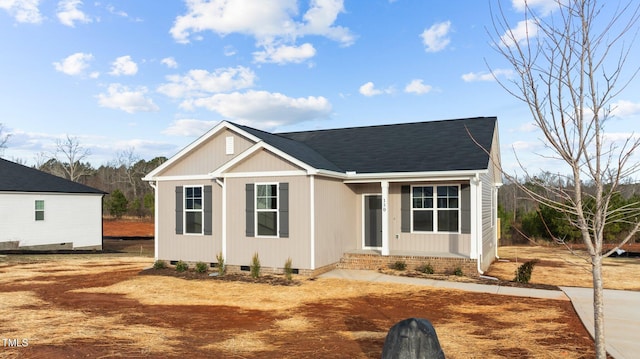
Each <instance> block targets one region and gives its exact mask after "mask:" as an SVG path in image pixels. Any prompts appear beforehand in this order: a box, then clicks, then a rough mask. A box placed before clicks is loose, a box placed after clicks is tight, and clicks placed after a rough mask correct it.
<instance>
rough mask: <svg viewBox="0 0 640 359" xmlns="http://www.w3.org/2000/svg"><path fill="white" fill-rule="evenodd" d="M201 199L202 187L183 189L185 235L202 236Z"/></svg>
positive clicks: (186, 187)
mask: <svg viewBox="0 0 640 359" xmlns="http://www.w3.org/2000/svg"><path fill="white" fill-rule="evenodd" d="M202 219H203V197H202V186H185V187H184V224H185V226H184V228H185V231H184V233H185V234H202V233H203V232H202V229H203V226H202Z"/></svg>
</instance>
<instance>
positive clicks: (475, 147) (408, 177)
mask: <svg viewBox="0 0 640 359" xmlns="http://www.w3.org/2000/svg"><path fill="white" fill-rule="evenodd" d="M499 168H500V153H499V144H498V128H497V119H496V118H495V117H479V118H468V119H456V120H444V121H431V122H417V123H403V124H393V125H383V126H368V127H354V128H340V129H331V130H317V131H303V132H291V133H270V132H265V131H261V130H258V129H255V128H251V127H247V126H243V125H239V124H234V123H231V122H227V121H223V122H221V123H219V124H218V125H216V126H215V127H214V128H212V129H211V130H210V131H208V132H207V133H206V134H204V135H203V136H202V137H200V138H199V139H197V140H196V141H194V142H193V143H191V144H190V145H188V146H187V147H185V148H184V149H182V150H181V151H180V152H178V153H177V154H176V155H175V156H173V157H172V158H170V159H169V160H168V161H166V162H165V163H163V164H162V165H161V166H159V167H158V168H156V169H155V170H153V171H152V172H151V173H149V174H148V175H147V176H145V178H144V179H145V180H146V181H149V182H150V184H151V185H152V186H153V187H154V188H155V205H156V211H155V225H156V226H155V231H156V233H155V238H156V242H155V246H156V248H155V257H156V259H157V260H168V261H177V260H183V261H188V262H197V261H201V262H205V263H210V264H211V265H212V266H215V265H216V264H215V263H216V256H217V255H218V254H220V253H221V254H222V255H223V257H224V259H225V264H226V266H227V268H228V269H229V270H248V267H249V265H250V263H251V259H252V256H253V255H254V254H255V253H258V255H259V258H260V261H261V265H262V267H263V268H264V269H268V268H269V269H272V270H273V271H275V272H278V271H281V270H282V268H283V267H284V263H285V261H287V259H288V258H291V259H292V263H293V267H294V268H295V269H297V270H298V271H299V272H300V273H303V274H318V273H321V272H323V271H327V270H330V269H332V268H335V267H336V266H343V267H351V268H370V267H372V268H375V267H378V266H381V265H384V264H389V263H393V262H394V261H397V260H403V261H405V263H407V264H408V265H418V264H419V263H425V262H429V264H431V265H432V266H433V267H434V268H443V270H447V269H449V270H452V269H453V268H454V267H455V268H457V267H459V268H460V269H463V270H464V271H465V274H471V275H477V274H479V273H480V274H481V273H482V272H483V271H485V270H486V269H487V268H488V267H489V265H490V264H491V262H492V261H493V260H494V259H495V258H496V256H497V253H496V252H497V233H498V228H497V204H496V203H497V189H498V187H499V186H500V182H501V176H500V172H499V170H498V169H499Z"/></svg>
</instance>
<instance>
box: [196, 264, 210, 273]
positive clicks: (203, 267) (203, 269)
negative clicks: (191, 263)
mask: <svg viewBox="0 0 640 359" xmlns="http://www.w3.org/2000/svg"><path fill="white" fill-rule="evenodd" d="M196 272H198V273H206V272H207V263H204V262H198V263H196Z"/></svg>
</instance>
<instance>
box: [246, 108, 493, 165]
mask: <svg viewBox="0 0 640 359" xmlns="http://www.w3.org/2000/svg"><path fill="white" fill-rule="evenodd" d="M496 121H497V119H496V118H495V117H477V118H467V119H457V120H443V121H430V122H415V123H403V124H393V125H382V126H367V127H351V128H341V129H332V130H316V131H303V132H289V133H275V134H272V133H269V132H264V131H260V130H256V129H253V128H251V127H247V126H241V125H235V124H234V125H235V126H237V127H239V128H241V129H242V130H244V131H247V132H248V133H250V134H251V135H253V136H256V137H258V138H260V139H261V140H263V141H264V142H266V143H268V144H269V145H271V146H273V147H275V148H277V149H279V150H281V151H283V152H285V153H287V154H289V155H291V156H293V157H295V158H297V159H299V160H300V161H303V162H305V163H307V164H309V165H310V166H313V167H314V168H317V169H324V170H329V171H335V172H343V173H344V172H350V171H355V172H356V173H385V172H432V171H464V170H479V169H486V168H487V167H488V165H489V153H488V152H489V151H490V150H491V144H492V141H493V136H494V131H495V130H496V126H495V124H496Z"/></svg>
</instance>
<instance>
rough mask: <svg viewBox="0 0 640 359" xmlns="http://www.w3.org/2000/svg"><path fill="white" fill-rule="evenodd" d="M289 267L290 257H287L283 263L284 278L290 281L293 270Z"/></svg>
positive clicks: (290, 263)
mask: <svg viewBox="0 0 640 359" xmlns="http://www.w3.org/2000/svg"><path fill="white" fill-rule="evenodd" d="M291 266H292V260H291V257H289V258H288V259H287V261H286V262H284V277H285V278H287V280H289V281H290V280H291V275H292V274H293V268H292V267H291Z"/></svg>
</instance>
